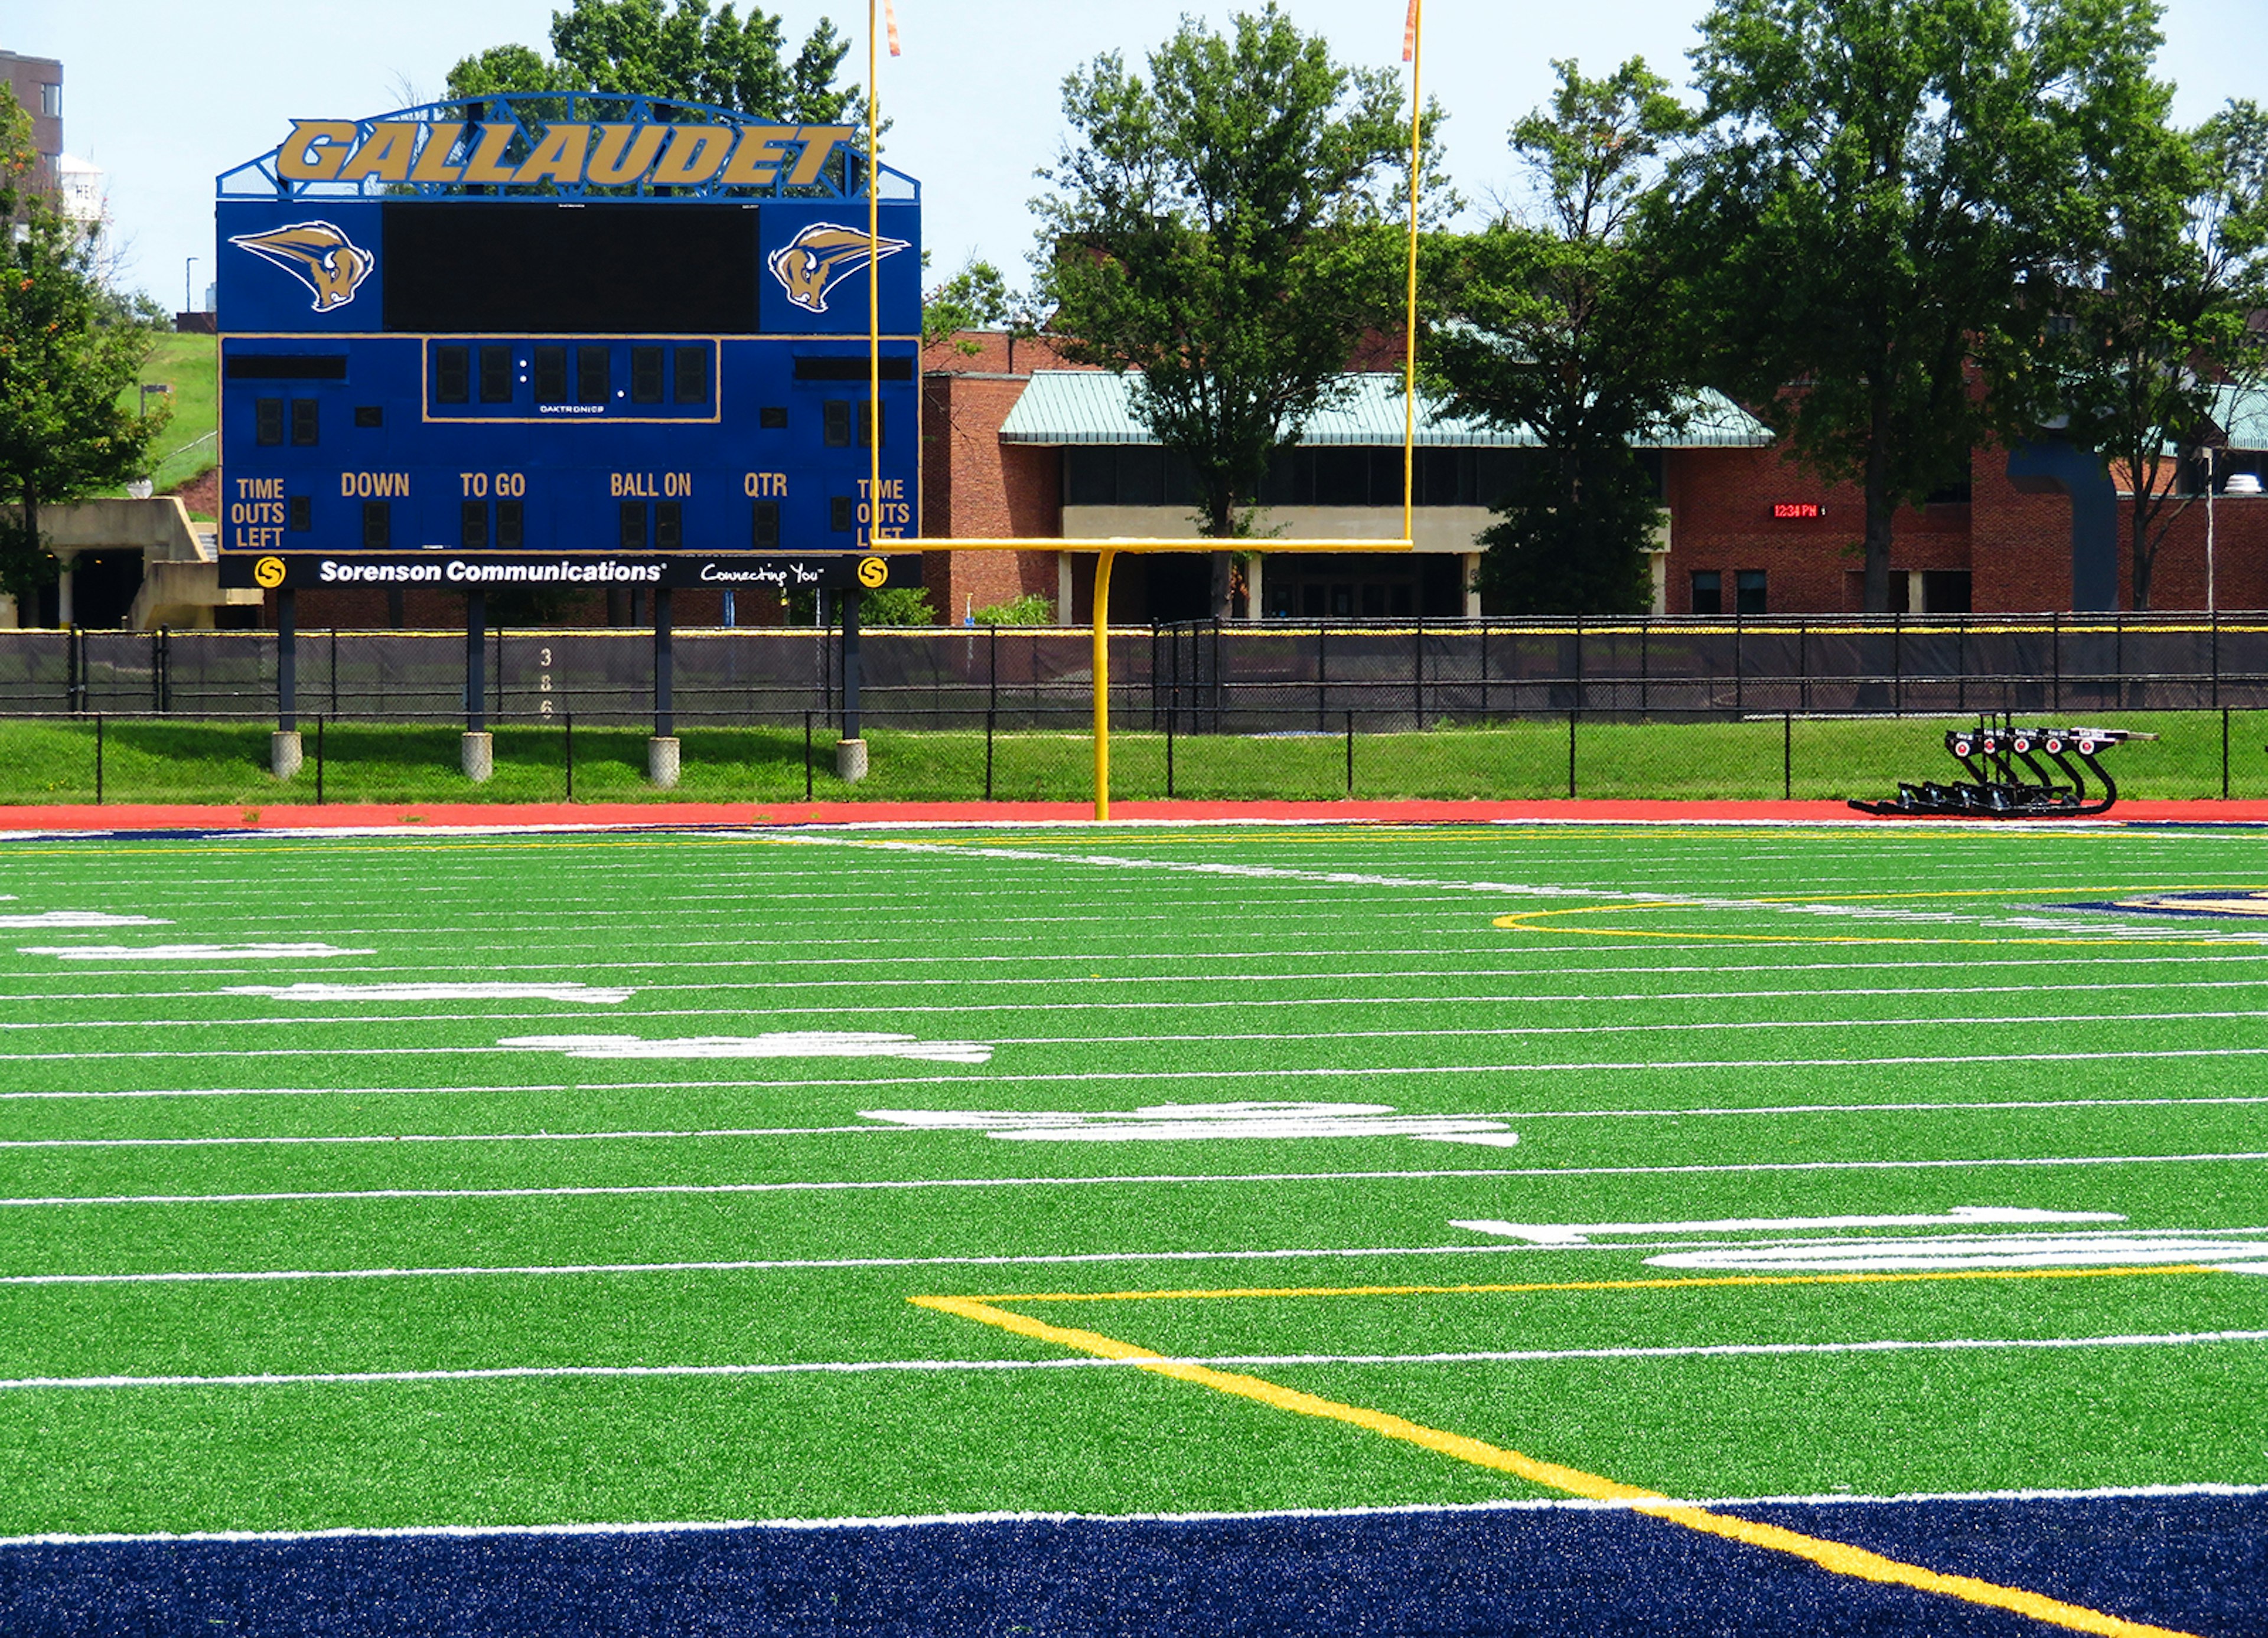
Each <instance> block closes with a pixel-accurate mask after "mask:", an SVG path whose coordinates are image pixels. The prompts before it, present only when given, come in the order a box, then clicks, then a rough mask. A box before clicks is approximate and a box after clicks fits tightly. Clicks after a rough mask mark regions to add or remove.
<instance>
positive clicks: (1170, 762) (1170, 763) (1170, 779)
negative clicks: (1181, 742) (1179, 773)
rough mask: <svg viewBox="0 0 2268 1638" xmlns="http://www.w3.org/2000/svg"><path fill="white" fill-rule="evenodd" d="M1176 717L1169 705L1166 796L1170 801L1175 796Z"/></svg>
mask: <svg viewBox="0 0 2268 1638" xmlns="http://www.w3.org/2000/svg"><path fill="white" fill-rule="evenodd" d="M1174 717H1175V712H1174V711H1173V709H1171V707H1170V705H1169V706H1168V709H1167V712H1166V795H1167V797H1168V798H1169V799H1170V798H1171V797H1172V796H1173V794H1174Z"/></svg>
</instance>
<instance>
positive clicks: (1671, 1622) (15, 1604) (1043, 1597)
mask: <svg viewBox="0 0 2268 1638" xmlns="http://www.w3.org/2000/svg"><path fill="white" fill-rule="evenodd" d="M1720 1510H1723V1511H1727V1512H1734V1511H1736V1512H1738V1513H1739V1514H1741V1515H1742V1516H1744V1517H1751V1518H1756V1519H1762V1520H1765V1521H1767V1522H1770V1523H1772V1524H1780V1525H1783V1526H1785V1527H1786V1528H1789V1529H1793V1530H1798V1531H1803V1532H1804V1533H1806V1534H1810V1535H1817V1536H1821V1537H1824V1538H1826V1539H1830V1540H1837V1541H1845V1542H1850V1543H1852V1544H1853V1545H1856V1546H1866V1547H1868V1548H1871V1549H1873V1550H1874V1551H1876V1552H1879V1553H1881V1554H1887V1555H1889V1556H1891V1557H1896V1558H1900V1559H1904V1560H1905V1561H1909V1562H1915V1563H1920V1564H1923V1565H1926V1566H1927V1567H1929V1568H1933V1569H1939V1570H1942V1571H1946V1572H1949V1573H1959V1574H1966V1575H1970V1576H1978V1577H1981V1578H1983V1579H1985V1580H1990V1581H1995V1582H1999V1583H2003V1584H2007V1585H2013V1586H2016V1587H2021V1588H2024V1589H2026V1590H2032V1591H2036V1592H2043V1593H2046V1594H2048V1595H2049V1596H2051V1597H2055V1598H2063V1599H2066V1600H2069V1601H2071V1602H2074V1603H2078V1604H2082V1605H2089V1606H2092V1607H2093V1608H2095V1609H2098V1610H2102V1611H2104V1612H2109V1613H2112V1614H2116V1615H2120V1616H2124V1617H2126V1618H2128V1619H2131V1620H2147V1621H2151V1622H2154V1623H2158V1624H2161V1625H2164V1626H2169V1627H2175V1628H2177V1629H2181V1630H2185V1631H2189V1632H2192V1633H2196V1634H2200V1635H2201V1638H2224V1635H2225V1638H2240V1635H2245V1634H2258V1633H2260V1632H2262V1631H2263V1630H2268V1496H2259V1495H2248V1496H2240V1497H2213V1496H2208V1497H2198V1496H2181V1497H2165V1498H2159V1497H2144V1498H2132V1497H2122V1498H2116V1499H2105V1500H2083V1501H2025V1502H2014V1501H1989V1502H1895V1503H1881V1502H1868V1503H1830V1504H1814V1503H1804V1504H1782V1505H1777V1506H1743V1507H1740V1508H1738V1509H1731V1508H1727V1509H1720ZM2045 1630H2047V1629H2046V1628H2043V1627H2041V1626H2040V1625H2039V1624H2037V1623H2036V1622H2034V1621H2031V1620H2027V1619H2025V1618H2023V1617H2021V1616H2016V1615H2013V1614H2004V1613H2002V1612H1999V1611H1995V1610H1992V1609H1987V1608H1983V1607H1980V1606H1977V1605H1969V1604H1963V1603H1959V1602H1956V1601H1955V1600H1953V1599H1950V1598H1940V1597H1938V1596H1936V1595H1933V1594H1929V1593H1923V1592H1916V1591H1912V1590H1908V1589H1905V1588H1902V1587H1884V1586H1878V1585H1875V1584H1874V1583H1867V1582H1864V1581H1859V1580H1856V1579H1853V1578H1852V1577H1849V1576H1834V1575H1830V1574H1828V1573H1827V1572H1825V1571H1823V1570H1820V1569H1816V1568H1813V1567H1811V1566H1810V1565H1808V1564H1805V1563H1802V1562H1800V1561H1796V1560H1793V1559H1791V1558H1788V1557H1786V1556H1785V1555H1782V1554H1775V1553H1770V1552H1765V1551H1762V1550H1759V1549H1756V1548H1753V1547H1748V1546H1739V1545H1736V1544H1734V1543H1731V1542H1727V1541H1724V1540H1721V1539H1716V1538H1713V1537H1709V1536H1704V1535H1701V1534H1698V1533H1697V1532H1695V1531H1690V1530H1686V1529H1683V1528H1680V1527H1678V1526H1676V1525H1673V1524H1663V1523H1661V1522H1659V1521H1657V1520H1653V1519H1650V1518H1646V1517H1642V1516H1640V1515H1637V1514H1632V1513H1629V1512H1624V1511H1620V1510H1605V1509H1578V1508H1559V1507H1550V1508H1519V1509H1460V1510H1454V1511H1444V1512H1426V1513H1395V1514H1370V1515H1344V1514H1342V1515H1335V1516H1334V1515H1326V1516H1322V1517H1250V1518H1233V1519H1204V1520H1182V1521H1152V1520H1138V1521H1111V1520H1105V1519H1073V1520H1067V1521H1034V1522H1006V1523H976V1524H954V1523H943V1524H912V1525H902V1526H895V1527H877V1526H838V1527H819V1528H780V1527H747V1528H734V1529H726V1530H686V1531H652V1532H641V1533H635V1534H584V1535H559V1534H526V1535H519V1534H504V1535H483V1536H397V1537H372V1536H345V1537H322V1538H313V1539H299V1540H289V1541H171V1542H151V1541H131V1542H111V1543H104V1542H89V1543H74V1544H70V1545H63V1546H16V1547H9V1548H5V1549H0V1632H5V1633H7V1634H11V1638H63V1634H72V1635H74V1638H76V1635H77V1634H121V1633H133V1634H149V1635H150V1638H176V1635H178V1638H188V1635H189V1634H199V1635H200V1638H211V1635H212V1634H232V1635H242V1638H316V1635H317V1634H321V1635H322V1638H412V1635H413V1634H415V1635H416V1638H459V1635H462V1638H475V1635H476V1634H477V1635H478V1638H522V1635H523V1634H525V1635H527V1638H534V1635H535V1634H543V1635H545V1638H556V1635H563V1634H576V1635H577V1638H583V1635H585V1634H588V1635H589V1638H646V1635H647V1634H665V1633H666V1634H708V1635H713V1638H725V1635H726V1634H759V1633H762V1634H782V1633H794V1634H801V1633H813V1634H819V1633H827V1634H835V1633H848V1632H858V1633H905V1634H912V1633H940V1634H1011V1633H1015V1634H1071V1633H1097V1632H1107V1633H1145V1634H1146V1633H1156V1634H1168V1633H1171V1634H1182V1633H1198V1632H1203V1633H1211V1634H1293V1633H1314V1632H1336V1633H1372V1634H1425V1633H1439V1634H1449V1633H1455V1634H1571V1635H1572V1634H1599V1633H1604V1632H1611V1633H1618V1634H1619V1633H1658V1634H1743V1635H1748V1634H1785V1635H1786V1638H1798V1635H1799V1634H1803V1635H1816V1634H1932V1635H1937V1634H1943V1635H1945V1638H1953V1635H1955V1634H1961V1635H1964V1638H1965V1635H1966V1634H2007V1635H2008V1638H2014V1635H2015V1634H2039V1633H2042V1632H2043V1631H2045Z"/></svg>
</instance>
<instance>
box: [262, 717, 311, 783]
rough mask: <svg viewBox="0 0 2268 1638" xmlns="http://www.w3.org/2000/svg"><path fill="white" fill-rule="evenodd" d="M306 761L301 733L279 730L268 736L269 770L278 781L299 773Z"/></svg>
mask: <svg viewBox="0 0 2268 1638" xmlns="http://www.w3.org/2000/svg"><path fill="white" fill-rule="evenodd" d="M305 760H306V755H305V753H303V752H302V750H301V748H300V745H299V731H298V729H296V728H279V729H277V730H276V731H275V732H274V733H272V734H270V735H269V736H268V768H269V772H270V773H272V774H274V775H276V778H278V779H289V778H291V776H292V775H294V774H296V773H298V771H299V765H300V764H301V763H302V762H304V761H305Z"/></svg>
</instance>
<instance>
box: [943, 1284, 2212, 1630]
mask: <svg viewBox="0 0 2268 1638" xmlns="http://www.w3.org/2000/svg"><path fill="white" fill-rule="evenodd" d="M909 1300H910V1301H911V1302H913V1303H915V1304H918V1305H920V1306H923V1307H927V1308H933V1309H936V1310H938V1311H940V1312H944V1313H948V1314H953V1315H954V1316H956V1317H958V1318H964V1319H973V1320H976V1321H977V1322H978V1323H980V1324H983V1325H988V1326H998V1327H999V1328H1000V1329H1002V1330H1005V1331H1008V1332H1011V1333H1015V1334H1017V1335H1020V1336H1026V1337H1029V1338H1031V1339H1033V1340H1034V1341H1042V1342H1051V1343H1054V1344H1056V1345H1057V1346H1058V1347H1063V1348H1071V1349H1074V1350H1076V1351H1077V1352H1079V1353H1083V1354H1094V1355H1100V1356H1101V1357H1103V1358H1107V1359H1123V1360H1130V1361H1133V1362H1135V1363H1139V1364H1140V1365H1141V1366H1142V1368H1143V1369H1145V1370H1149V1371H1152V1372H1153V1373H1155V1374H1157V1375H1159V1376H1163V1377H1173V1378H1175V1380H1178V1381H1182V1382H1189V1383H1193V1384H1196V1385H1199V1386H1202V1387H1207V1388H1211V1389H1213V1390H1215V1391H1216V1392H1222V1393H1228V1394H1233V1395H1235V1396H1237V1397H1238V1398H1241V1399H1252V1400H1256V1401H1257V1402H1258V1403H1260V1404H1263V1405H1266V1406H1269V1407H1271V1408H1273V1409H1277V1410H1284V1411H1290V1412H1292V1413H1293V1414H1297V1415H1302V1416H1313V1417H1318V1418H1321V1419H1323V1420H1325V1421H1338V1422H1344V1423H1347V1424H1349V1425H1351V1426H1353V1427H1356V1428H1359V1429H1364V1430H1365V1431H1366V1432H1370V1433H1374V1434H1377V1435H1379V1436H1381V1437H1383V1438H1388V1439H1395V1440H1399V1441H1402V1442H1404V1443H1410V1444H1414V1445H1417V1446H1418V1447H1419V1448H1420V1449H1422V1450H1428V1451H1435V1452H1437V1453H1439V1454H1440V1455H1443V1456H1447V1457H1450V1458H1454V1459H1455V1460H1458V1461H1463V1462H1469V1463H1471V1464H1473V1465H1476V1466H1479V1467H1485V1468H1489V1469H1491V1470H1493V1471H1495V1472H1498V1473H1511V1474H1513V1475H1514V1476H1515V1477H1518V1478H1521V1479H1524V1480H1528V1482H1529V1483H1531V1484H1536V1485H1542V1486H1544V1487H1547V1488H1550V1489H1555V1490H1565V1491H1567V1492H1569V1493H1571V1494H1572V1495H1580V1496H1588V1497H1592V1498H1594V1499H1597V1500H1602V1501H1623V1502H1631V1504H1632V1506H1633V1508H1634V1509H1635V1510H1636V1511H1638V1512H1641V1513H1646V1514H1648V1515H1650V1516H1651V1517H1655V1518H1659V1519H1661V1520H1663V1521H1664V1522H1666V1523H1668V1524H1682V1525H1683V1526H1684V1527H1685V1528H1687V1529H1689V1530H1695V1531H1702V1532H1704V1533H1706V1534H1710V1535H1717V1536H1723V1537H1726V1538H1728V1539H1732V1540H1734V1541H1739V1542H1742V1543H1745V1544H1746V1545H1748V1546H1756V1547H1764V1548H1767V1549H1770V1550H1772V1551H1776V1552H1780V1553H1786V1554H1793V1555H1794V1556H1795V1557H1798V1558H1801V1559H1807V1560H1808V1561H1811V1562H1812V1563H1815V1564H1816V1565H1818V1566H1819V1567H1820V1568H1823V1569H1825V1570H1829V1571H1831V1572H1833V1573H1834V1574H1837V1575H1841V1576H1855V1577H1857V1578H1859V1579H1860V1580H1864V1581H1872V1582H1878V1583H1886V1584H1889V1585H1894V1586H1904V1587H1912V1588H1916V1589H1918V1590H1921V1591H1924V1592H1935V1593H1941V1594H1944V1595H1946V1596H1948V1597H1950V1598H1960V1599H1962V1600H1965V1601H1966V1602H1969V1603H1971V1604H1978V1605H1986V1606H1989V1607H1991V1608H1994V1609H2002V1610H2009V1611H2013V1612H2015V1613H2017V1614H2019V1615H2027V1616H2029V1617H2031V1618H2032V1619H2033V1620H2038V1621H2045V1622H2048V1623H2050V1624H2051V1625H2054V1626H2058V1627H2067V1628H2069V1629H2071V1630H2073V1631H2074V1632H2084V1633H2093V1634H2102V1635H2103V1638H2169V1634H2173V1633H2174V1630H2175V1629H2173V1628H2169V1627H2156V1626H2152V1625H2150V1624H2148V1623H2146V1622H2141V1621H2129V1620H2122V1619H2120V1618H2119V1617H2117V1616H2115V1615H2109V1614H2106V1613H2104V1612H2102V1611H2100V1610H2093V1609H2088V1608H2087V1607H2086V1606H2084V1605H2076V1604H2066V1603H2065V1602H2063V1601H2062V1600H2060V1599H2057V1598H2046V1597H2044V1596H2043V1595H2042V1594H2039V1593H2036V1592H2029V1591H2027V1590H2024V1589H2022V1588H2019V1587H2006V1586H2002V1585H2000V1584H1999V1583H1995V1582H1989V1581H1983V1580H1979V1579H1978V1578H1977V1577H1975V1576H1948V1575H1944V1574H1941V1573H1940V1572H1939V1571H1936V1570H1933V1569H1928V1568H1924V1567H1922V1566H1921V1565H1918V1564H1908V1563H1904V1562H1903V1561H1899V1560H1896V1559H1892V1558H1886V1557H1884V1556H1882V1555H1881V1554H1875V1553H1869V1552H1867V1551H1866V1550H1864V1549H1863V1548H1859V1547H1853V1546H1847V1545H1845V1544H1844V1543H1842V1542H1838V1541H1828V1540H1824V1539H1821V1538H1819V1537H1817V1536H1807V1535H1804V1534H1802V1533H1800V1531H1793V1530H1787V1529H1784V1528H1782V1527H1780V1526H1778V1525H1777V1524H1757V1523H1756V1522H1754V1521H1752V1520H1749V1519H1744V1518H1737V1517H1731V1516H1729V1515H1727V1514H1723V1513H1717V1512H1712V1511H1711V1510H1709V1509H1705V1508H1698V1507H1694V1506H1691V1505H1690V1504H1688V1503H1682V1502H1675V1501H1672V1500H1671V1499H1670V1498H1669V1497H1668V1496H1666V1495H1662V1494H1661V1493H1660V1492H1659V1491H1652V1490H1646V1489H1642V1488H1640V1487H1637V1486H1635V1485H1626V1484H1622V1483H1620V1482H1618V1481H1616V1480H1612V1479H1608V1478H1605V1477H1602V1475H1600V1474H1597V1473H1585V1472H1583V1471H1582V1470H1581V1469H1580V1468H1574V1467H1566V1466H1563V1465H1560V1464H1558V1463H1556V1462H1544V1461H1538V1460H1536V1459H1535V1458H1533V1457H1528V1456H1523V1455H1521V1453H1520V1452H1519V1451H1511V1450H1506V1449H1505V1448H1503V1447H1502V1446H1499V1445H1493V1444H1489V1443H1484V1442H1483V1441H1481V1440H1478V1439H1473V1438H1468V1437H1466V1436H1464V1435H1462V1434H1454V1433H1448V1432H1445V1431H1444V1430H1442V1429H1439V1428H1428V1427H1426V1426H1425V1425H1424V1424H1423V1423H1420V1422H1413V1421H1406V1420H1405V1419H1403V1418H1402V1417H1400V1416H1395V1415H1392V1414H1388V1413H1386V1412H1383V1411H1375V1410H1370V1409H1366V1408H1365V1407H1360V1406H1355V1405H1346V1404H1342V1403H1340V1402H1339V1401H1337V1400H1335V1399H1322V1398H1321V1397H1319V1396H1317V1395H1315V1394H1312V1393H1303V1392H1300V1391H1299V1390H1297V1389H1294V1388H1286V1387H1284V1386H1282V1385H1278V1384H1277V1383H1273V1382H1270V1381H1267V1380H1265V1379H1263V1378H1262V1377H1252V1376H1247V1375H1244V1374H1243V1373H1241V1372H1231V1371H1221V1370H1212V1369H1211V1368H1210V1367H1207V1366H1203V1365H1183V1364H1177V1363H1174V1362H1173V1361H1170V1360H1167V1359H1166V1358H1164V1357H1163V1356H1161V1355H1156V1354H1152V1353H1151V1352H1150V1351H1149V1350H1148V1349H1146V1348H1136V1347H1134V1346H1133V1345H1132V1344H1130V1343H1125V1342H1121V1341H1116V1339H1115V1338H1111V1337H1107V1336H1103V1335H1101V1334H1100V1333H1095V1332H1092V1331H1076V1330H1071V1329H1068V1328H1064V1327H1061V1326H1050V1325H1048V1324H1046V1323H1045V1322H1044V1321H1042V1320H1036V1319H1033V1318H1029V1317H1027V1316H1026V1315H1022V1314H1015V1313H1011V1312H1009V1311H1006V1310H1005V1309H999V1308H994V1307H991V1306H990V1305H989V1304H983V1303H976V1302H971V1301H969V1300H968V1299H967V1298H965V1297H950V1296H943V1297H939V1296H916V1297H913V1298H910V1299H909ZM2182 1638H2190V1635H2186V1634H2184V1635H2182Z"/></svg>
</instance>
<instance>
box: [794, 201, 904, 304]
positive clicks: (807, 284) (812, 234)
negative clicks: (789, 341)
mask: <svg viewBox="0 0 2268 1638" xmlns="http://www.w3.org/2000/svg"><path fill="white" fill-rule="evenodd" d="M907 248H909V246H908V244H907V241H906V240H904V239H878V240H876V241H875V245H874V258H873V259H874V260H875V261H880V260H881V259H882V258H883V257H884V256H887V255H893V254H895V253H897V252H899V251H901V250H905V249H907ZM866 261H867V257H866V234H865V230H864V229H862V228H855V227H844V226H843V225H842V224H840V223H836V222H814V223H813V224H811V225H810V226H808V227H806V228H805V229H804V230H803V231H802V232H800V233H798V234H797V235H796V236H795V237H794V238H793V239H790V240H788V242H787V243H786V244H784V245H783V246H780V247H779V248H778V249H777V250H776V251H774V252H772V253H771V254H770V255H769V256H767V257H766V258H765V259H764V265H765V266H766V267H768V268H770V269H771V270H772V276H773V277H774V278H776V279H777V280H778V281H779V282H780V283H781V285H782V286H783V287H784V289H785V290H786V291H787V298H788V299H789V300H790V301H792V302H793V303H794V304H795V305H797V306H799V307H801V308H804V309H805V310H806V311H807V312H826V311H827V292H828V291H829V290H833V289H834V288H835V287H836V284H838V283H841V282H842V281H843V280H844V279H847V278H849V277H850V276H851V275H852V274H853V273H856V272H857V271H858V269H859V268H863V267H865V265H866Z"/></svg>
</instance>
